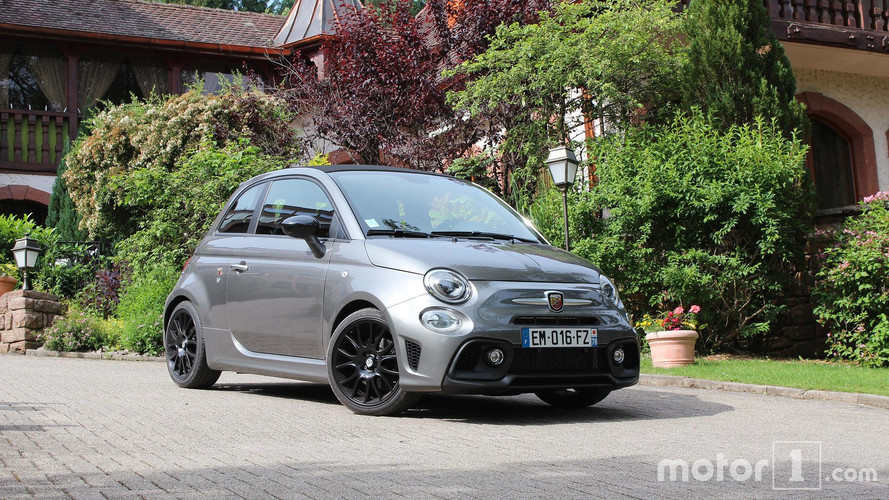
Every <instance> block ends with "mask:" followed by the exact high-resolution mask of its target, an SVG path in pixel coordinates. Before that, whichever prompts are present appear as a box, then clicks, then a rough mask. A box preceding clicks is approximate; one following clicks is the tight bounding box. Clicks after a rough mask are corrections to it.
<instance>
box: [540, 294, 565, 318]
mask: <svg viewBox="0 0 889 500" xmlns="http://www.w3.org/2000/svg"><path fill="white" fill-rule="evenodd" d="M543 295H544V296H545V297H546V305H548V306H549V310H550V311H552V312H556V313H558V312H562V307H563V306H564V305H565V296H564V295H562V292H546V293H544V294H543Z"/></svg>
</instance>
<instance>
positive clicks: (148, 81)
mask: <svg viewBox="0 0 889 500" xmlns="http://www.w3.org/2000/svg"><path fill="white" fill-rule="evenodd" d="M130 64H131V65H132V66H133V73H134V74H135V75H136V82H137V83H138V84H139V90H141V91H142V95H144V96H145V97H146V98H147V97H148V96H150V95H151V94H152V93H154V94H158V95H160V94H169V93H170V86H169V80H170V70H169V69H168V68H167V64H166V63H165V62H164V61H163V59H161V58H159V57H147V56H133V57H130Z"/></svg>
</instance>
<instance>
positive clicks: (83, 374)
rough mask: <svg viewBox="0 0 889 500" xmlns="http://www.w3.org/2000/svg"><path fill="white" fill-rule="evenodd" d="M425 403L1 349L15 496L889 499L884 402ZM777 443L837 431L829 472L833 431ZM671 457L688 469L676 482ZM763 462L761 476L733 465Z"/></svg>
mask: <svg viewBox="0 0 889 500" xmlns="http://www.w3.org/2000/svg"><path fill="white" fill-rule="evenodd" d="M420 406H421V407H420V408H419V409H417V410H414V411H411V412H409V413H407V414H406V415H404V416H401V417H397V418H383V417H376V418H374V417H360V416H357V415H353V414H352V413H350V412H349V411H347V410H346V409H345V408H344V407H342V406H340V405H339V404H338V403H337V402H336V400H335V399H334V397H333V395H332V393H331V392H330V390H329V389H328V388H327V387H326V386H321V385H315V384H304V383H297V382H291V381H283V380H279V379H270V378H264V377H257V376H250V375H239V374H232V373H226V374H223V376H222V378H221V379H220V381H219V383H218V384H217V385H216V387H214V388H213V389H212V390H208V391H194V390H184V389H179V388H177V387H176V386H174V385H173V383H172V382H171V381H170V380H169V378H168V376H167V373H166V369H165V367H164V365H163V364H162V363H157V362H145V363H138V362H123V361H94V360H75V359H50V358H34V357H25V356H11V355H7V356H0V498H26V497H31V496H35V497H41V498H50V497H74V498H101V497H112V498H117V497H147V498H149V497H150V498H154V497H184V498H220V497H249V498H260V497H278V498H305V497H309V498H341V497H344V498H356V497H357V498H363V497H382V498H402V497H403V498H522V499H524V498H544V497H545V498H596V497H608V498H651V497H665V498H688V497H690V496H695V497H705V498H711V497H734V498H751V497H786V496H799V497H838V496H842V497H845V498H848V497H860V498H889V455H887V453H889V432H887V424H889V411H887V410H884V409H879V408H872V407H866V406H858V405H852V404H847V403H837V402H825V401H804V400H797V399H787V398H780V397H771V396H760V395H754V394H738V393H724V392H717V391H704V390H693V389H679V388H670V389H666V388H650V387H644V388H642V387H635V388H631V389H627V390H622V391H618V392H616V393H614V394H612V395H611V396H609V398H608V399H606V400H605V401H603V402H602V403H600V404H599V405H597V406H596V407H593V408H589V409H585V410H577V411H569V412H565V411H555V410H553V409H551V408H549V407H547V406H545V405H543V404H542V403H540V402H539V401H538V400H537V399H536V398H535V397H534V396H531V395H525V396H517V397H509V398H491V397H465V396H464V397H456V396H441V395H439V396H429V397H427V398H425V399H424V400H423V401H422V402H421V404H420ZM774 441H816V442H820V451H821V458H822V465H821V471H820V472H819V471H818V470H817V465H818V462H817V451H816V450H817V446H818V445H817V443H816V444H803V445H786V444H781V443H778V444H776V445H775V446H776V447H777V448H775V450H776V451H777V452H778V454H779V457H778V459H777V460H775V461H774V462H773V461H772V460H773V456H772V455H773V442H774ZM813 447H814V448H813ZM794 449H798V450H799V451H798V452H794V451H793V450H794ZM794 453H796V455H794ZM780 455H786V457H785V458H782V457H781V456H780ZM793 457H797V458H796V459H794V458H793ZM813 458H814V460H811V459H813ZM664 459H678V460H684V461H685V462H687V463H688V464H690V465H691V466H692V467H691V468H690V470H691V473H690V476H689V480H688V481H682V480H681V467H680V468H677V469H676V470H677V476H676V479H677V480H676V481H670V480H669V479H670V477H669V474H668V473H666V474H664V479H665V481H659V480H658V464H659V463H660V462H661V461H662V460H664ZM763 460H765V461H767V462H766V463H767V464H768V466H767V467H764V468H763V470H762V475H761V476H760V477H759V481H757V480H756V474H753V477H751V478H750V479H748V480H746V481H739V480H736V479H735V478H734V477H733V476H732V472H734V473H735V477H737V478H740V479H743V478H744V474H745V472H746V473H748V475H750V473H753V471H752V469H747V468H746V465H747V464H749V465H754V464H755V463H756V462H759V461H763ZM696 461H697V462H696ZM794 461H796V462H797V464H796V465H798V467H797V469H798V470H794V469H793V465H794V464H793V462H794ZM772 465H775V467H774V472H775V473H774V476H775V477H774V478H773V468H772ZM813 467H815V469H813ZM667 470H668V469H664V471H667ZM813 470H814V472H813ZM869 470H875V471H876V474H877V480H876V481H859V480H858V479H861V474H860V473H861V472H864V473H865V474H864V475H869V474H870V471H869ZM708 473H709V475H710V477H709V480H699V479H708ZM794 473H797V474H799V477H798V479H800V478H801V479H803V482H801V483H800V482H796V483H786V480H787V479H788V478H789V477H791V476H792V475H793V474H794ZM779 476H780V477H779ZM720 478H721V479H722V480H719V479H720ZM818 478H821V484H820V486H821V488H822V489H821V490H813V491H775V490H773V489H772V486H773V479H776V480H777V481H778V482H777V483H776V484H778V485H781V484H784V485H787V484H790V485H791V486H794V485H795V486H800V485H806V486H810V487H818V486H819V485H818ZM837 478H838V479H841V480H842V482H838V481H837V480H836V479H837ZM853 478H854V480H853V481H851V482H846V480H849V479H853ZM866 479H872V478H866ZM782 481H784V482H783V483H782Z"/></svg>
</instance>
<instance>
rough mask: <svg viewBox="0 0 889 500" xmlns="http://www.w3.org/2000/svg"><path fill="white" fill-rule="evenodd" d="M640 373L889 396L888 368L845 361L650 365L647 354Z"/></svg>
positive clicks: (741, 360) (744, 360) (740, 360)
mask: <svg viewBox="0 0 889 500" xmlns="http://www.w3.org/2000/svg"><path fill="white" fill-rule="evenodd" d="M642 373H652V374H657V375H682V376H685V377H693V378H702V379H709V380H724V381H728V382H743V383H747V384H761V385H777V386H782V387H797V388H800V389H820V390H825V391H841V392H863V393H869V394H880V395H883V396H889V368H864V367H861V366H855V365H851V364H847V363H827V362H824V361H777V360H771V359H749V358H730V359H713V358H705V359H698V360H697V362H696V363H695V364H694V365H692V366H686V367H682V368H654V367H652V366H651V357H648V356H643V357H642Z"/></svg>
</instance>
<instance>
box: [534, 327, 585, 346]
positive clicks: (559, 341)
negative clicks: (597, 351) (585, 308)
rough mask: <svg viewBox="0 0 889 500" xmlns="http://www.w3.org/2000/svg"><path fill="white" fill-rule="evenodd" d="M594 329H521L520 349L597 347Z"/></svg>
mask: <svg viewBox="0 0 889 500" xmlns="http://www.w3.org/2000/svg"><path fill="white" fill-rule="evenodd" d="M598 345H599V333H598V332H597V331H596V329H595V328H588V327H587V328H584V327H578V328H522V347H597V346H598Z"/></svg>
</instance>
